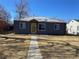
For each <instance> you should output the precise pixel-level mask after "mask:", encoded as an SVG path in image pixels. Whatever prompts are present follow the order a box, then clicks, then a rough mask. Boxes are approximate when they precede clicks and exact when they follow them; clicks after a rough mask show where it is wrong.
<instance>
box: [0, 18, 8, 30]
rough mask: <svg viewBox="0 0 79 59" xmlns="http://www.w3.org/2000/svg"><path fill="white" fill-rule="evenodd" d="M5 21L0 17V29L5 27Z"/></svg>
mask: <svg viewBox="0 0 79 59" xmlns="http://www.w3.org/2000/svg"><path fill="white" fill-rule="evenodd" d="M6 26H7V23H6V21H4V20H2V19H0V31H3V30H5V29H6Z"/></svg>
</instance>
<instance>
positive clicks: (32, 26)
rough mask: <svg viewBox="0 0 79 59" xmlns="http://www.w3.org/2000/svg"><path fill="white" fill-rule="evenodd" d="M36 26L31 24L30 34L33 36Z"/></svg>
mask: <svg viewBox="0 0 79 59" xmlns="http://www.w3.org/2000/svg"><path fill="white" fill-rule="evenodd" d="M36 25H37V24H36V23H31V34H35V33H36V32H37V26H36Z"/></svg>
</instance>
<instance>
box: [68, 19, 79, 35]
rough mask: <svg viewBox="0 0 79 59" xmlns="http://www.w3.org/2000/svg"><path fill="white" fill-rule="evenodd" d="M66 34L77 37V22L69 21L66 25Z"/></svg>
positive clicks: (78, 28)
mask: <svg viewBox="0 0 79 59" xmlns="http://www.w3.org/2000/svg"><path fill="white" fill-rule="evenodd" d="M67 33H68V34H74V35H79V20H76V19H74V20H71V21H70V22H68V24H67Z"/></svg>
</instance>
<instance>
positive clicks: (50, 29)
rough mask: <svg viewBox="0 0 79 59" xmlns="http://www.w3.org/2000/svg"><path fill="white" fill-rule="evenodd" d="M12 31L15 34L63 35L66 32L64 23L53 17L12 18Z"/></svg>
mask: <svg viewBox="0 0 79 59" xmlns="http://www.w3.org/2000/svg"><path fill="white" fill-rule="evenodd" d="M14 31H15V33H16V34H45V35H46V34H47V35H52V34H59V35H63V34H65V32H66V23H65V22H64V21H62V20H59V19H54V18H47V17H27V18H24V19H21V20H14Z"/></svg>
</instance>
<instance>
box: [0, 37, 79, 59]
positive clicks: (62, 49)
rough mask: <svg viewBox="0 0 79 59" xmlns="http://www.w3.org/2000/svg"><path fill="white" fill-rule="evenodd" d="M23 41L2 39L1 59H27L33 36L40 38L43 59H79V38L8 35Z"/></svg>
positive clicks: (0, 42) (0, 45)
mask: <svg viewBox="0 0 79 59" xmlns="http://www.w3.org/2000/svg"><path fill="white" fill-rule="evenodd" d="M7 36H10V37H11V36H12V37H13V36H14V37H16V38H17V37H19V38H26V39H25V40H22V39H18V40H17V39H5V38H0V59H27V56H28V50H29V45H30V41H31V40H30V39H31V36H37V37H38V40H37V41H38V46H39V49H40V51H41V54H42V56H43V59H79V36H55V35H7Z"/></svg>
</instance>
